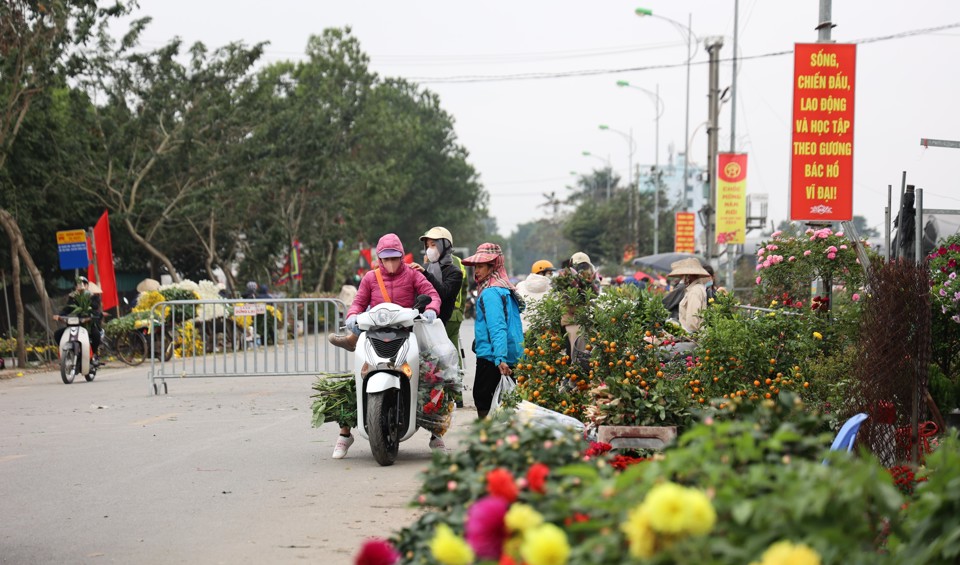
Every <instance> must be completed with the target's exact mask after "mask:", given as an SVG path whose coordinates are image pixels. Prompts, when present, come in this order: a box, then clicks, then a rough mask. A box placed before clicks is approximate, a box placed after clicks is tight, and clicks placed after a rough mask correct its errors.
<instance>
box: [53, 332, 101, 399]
mask: <svg viewBox="0 0 960 565" xmlns="http://www.w3.org/2000/svg"><path fill="white" fill-rule="evenodd" d="M58 319H59V320H61V321H64V322H66V324H67V329H66V330H65V331H64V332H63V335H62V336H60V349H59V351H58V353H59V354H60V378H61V379H63V383H64V384H70V383H72V382H73V379H74V377H76V376H77V375H83V378H85V379H86V380H87V382H90V381H92V380H93V379H94V378H95V377H96V376H97V367H96V365H94V363H93V349H92V348H91V347H90V336H89V335H88V334H87V328H85V327H83V324H84V323H85V322H87V321H89V320H90V318H80V317H78V316H58Z"/></svg>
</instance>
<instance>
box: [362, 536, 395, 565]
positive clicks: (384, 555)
mask: <svg viewBox="0 0 960 565" xmlns="http://www.w3.org/2000/svg"><path fill="white" fill-rule="evenodd" d="M399 560H400V554H399V553H397V550H396V549H394V547H393V545H391V544H390V542H388V541H386V540H382V539H370V540H367V541H366V542H365V543H364V544H363V547H361V548H360V553H359V554H358V555H357V558H356V560H354V563H355V565H393V564H394V563H396V562H397V561H399Z"/></svg>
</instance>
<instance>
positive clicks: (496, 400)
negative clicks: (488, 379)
mask: <svg viewBox="0 0 960 565" xmlns="http://www.w3.org/2000/svg"><path fill="white" fill-rule="evenodd" d="M515 388H517V381H515V380H513V377H508V376H507V375H500V384H498V385H497V388H496V389H495V390H494V391H493V400H492V401H491V402H490V411H491V412H493V411H494V410H496V409H498V408H499V407H500V398H501V397H502V395H504V394H507V393H508V392H510V391H512V390H513V389H515Z"/></svg>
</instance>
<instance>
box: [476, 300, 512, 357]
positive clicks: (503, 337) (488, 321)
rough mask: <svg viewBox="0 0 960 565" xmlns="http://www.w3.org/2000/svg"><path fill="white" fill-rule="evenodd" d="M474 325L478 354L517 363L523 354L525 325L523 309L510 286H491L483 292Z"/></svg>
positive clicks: (478, 355)
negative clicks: (523, 322) (523, 324)
mask: <svg viewBox="0 0 960 565" xmlns="http://www.w3.org/2000/svg"><path fill="white" fill-rule="evenodd" d="M476 311H477V322H476V325H475V326H474V339H475V340H476V354H477V357H482V358H484V359H486V360H487V361H490V362H492V363H493V364H494V365H499V364H500V362H501V361H506V362H507V365H510V366H513V365H516V363H517V361H518V360H519V359H520V356H521V355H522V354H523V327H522V326H521V325H520V308H519V306H518V305H517V301H516V300H514V298H513V297H512V296H511V294H510V289H507V288H503V287H501V286H491V287H488V288H486V289H484V290H483V292H481V293H480V297H479V300H478V304H477V310H476Z"/></svg>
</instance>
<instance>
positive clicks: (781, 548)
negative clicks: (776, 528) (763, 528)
mask: <svg viewBox="0 0 960 565" xmlns="http://www.w3.org/2000/svg"><path fill="white" fill-rule="evenodd" d="M761 559H762V560H761V561H760V562H756V561H755V562H753V563H751V565H820V555H819V554H817V552H816V551H814V550H813V549H811V548H810V546H807V545H804V544H802V543H798V544H794V543H791V542H789V541H778V542H777V543H775V544H773V545H771V546H770V547H768V548H767V550H766V551H764V552H763V557H762V558H761Z"/></svg>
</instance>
